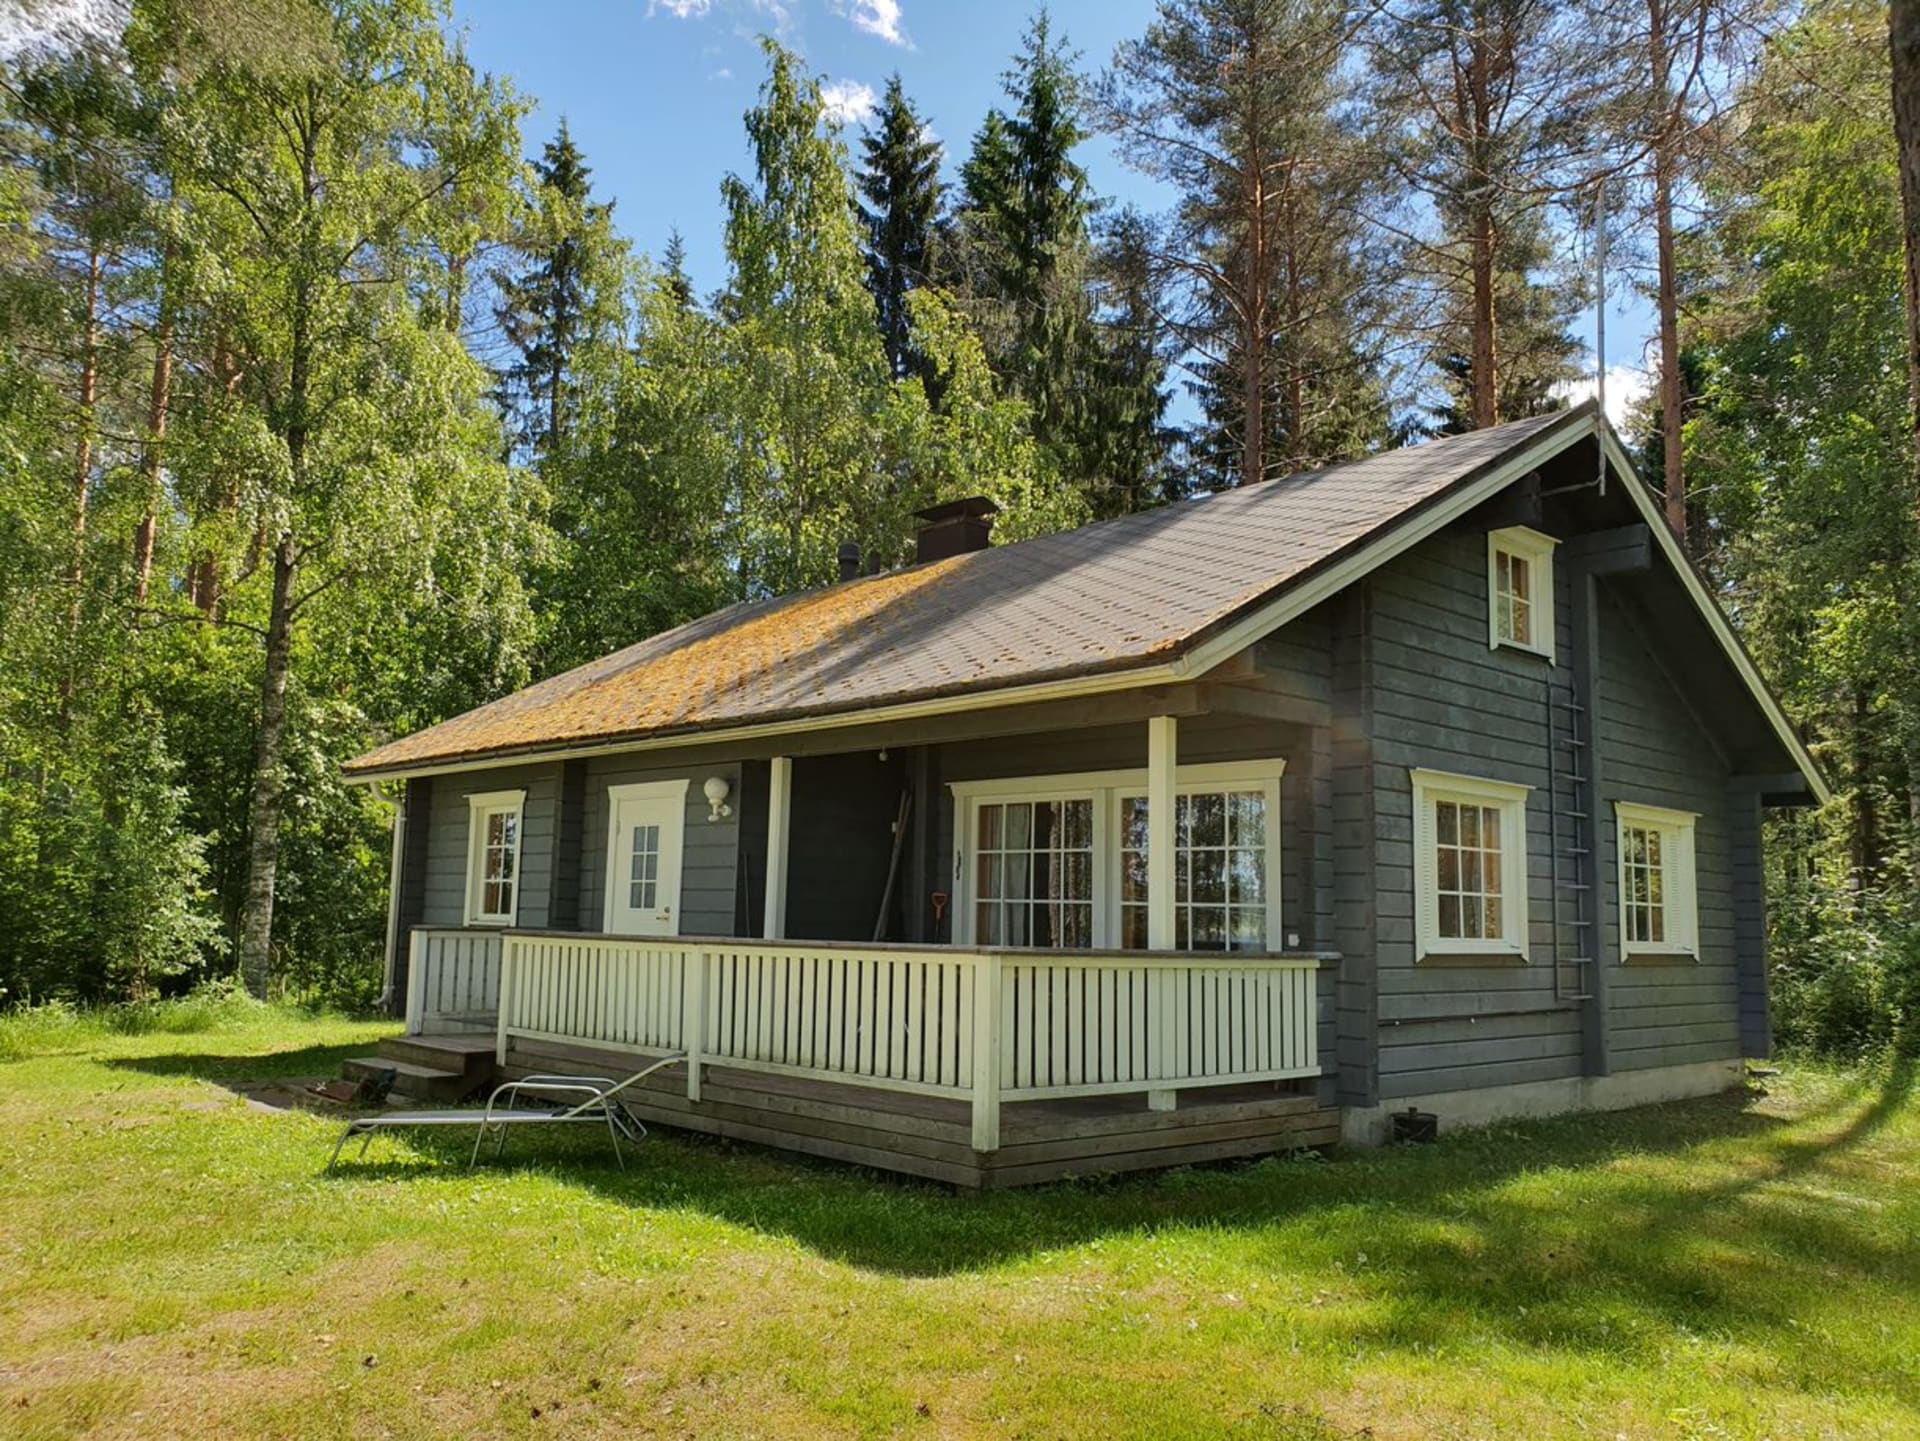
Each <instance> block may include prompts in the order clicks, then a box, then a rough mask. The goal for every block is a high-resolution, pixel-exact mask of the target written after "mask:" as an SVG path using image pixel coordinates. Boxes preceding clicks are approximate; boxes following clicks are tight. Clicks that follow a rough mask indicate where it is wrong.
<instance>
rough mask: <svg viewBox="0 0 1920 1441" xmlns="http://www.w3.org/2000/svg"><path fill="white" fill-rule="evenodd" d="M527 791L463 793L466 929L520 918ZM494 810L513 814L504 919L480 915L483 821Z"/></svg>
mask: <svg viewBox="0 0 1920 1441" xmlns="http://www.w3.org/2000/svg"><path fill="white" fill-rule="evenodd" d="M526 804H527V792H526V788H525V787H524V786H522V787H518V788H516V789H514V790H505V791H471V792H469V793H468V794H467V885H466V901H465V904H464V905H463V907H462V912H463V914H464V915H465V917H466V923H467V924H468V925H470V926H512V925H513V924H515V922H517V921H518V920H519V918H520V876H521V861H522V859H523V853H524V851H525V849H526V833H527V818H526ZM498 811H511V812H512V813H513V905H512V906H511V907H510V908H509V909H508V911H507V914H506V915H504V916H483V915H481V914H480V892H481V885H482V881H481V877H480V867H481V865H482V864H483V862H484V858H485V850H486V830H485V822H486V818H487V817H488V816H490V815H493V814H494V813H496V812H498Z"/></svg>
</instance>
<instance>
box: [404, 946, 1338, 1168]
mask: <svg viewBox="0 0 1920 1441" xmlns="http://www.w3.org/2000/svg"><path fill="white" fill-rule="evenodd" d="M1332 961H1333V958H1332V957H1330V956H1325V955H1316V954H1289V955H1269V954H1222V953H1219V952H1204V953H1201V952H1151V953H1149V952H1139V951H1121V952H1092V951H1088V952H1062V951H1059V950H1046V951H1022V950H1000V949H984V948H954V947H942V946H887V945H858V946H854V945H844V944H834V943H825V942H822V943H811V942H791V941H774V942H769V941H747V940H738V939H733V938H713V939H695V938H658V939H648V938H622V937H611V936H605V935H600V934H584V933H557V932H551V931H538V932H531V931H508V932H505V933H501V932H497V931H479V930H461V929H436V930H419V931H416V932H414V935H413V940H412V965H411V966H410V970H409V982H410V985H409V1005H408V1016H409V1022H410V1025H409V1029H410V1031H413V1032H414V1033H415V1034H418V1033H419V1032H420V1031H428V1032H431V1031H433V1030H435V1029H439V1030H442V1031H447V1032H453V1031H457V1030H458V1029H460V1028H462V1027H464V1028H466V1033H467V1034H468V1035H472V1034H473V1033H474V1030H475V1029H476V1028H477V1027H478V1026H479V1025H480V1024H481V1023H482V1022H483V1020H484V1019H486V1018H487V1012H488V1010H489V1009H491V1012H492V1015H491V1020H492V1028H493V1034H494V1060H495V1063H496V1066H497V1067H498V1069H499V1070H500V1071H501V1072H502V1073H503V1074H505V1075H509V1076H511V1075H527V1074H534V1073H539V1072H552V1071H555V1070H562V1071H568V1070H571V1071H592V1072H597V1073H600V1072H603V1073H607V1074H620V1073H623V1072H625V1071H630V1070H633V1069H637V1067H638V1066H639V1065H640V1064H642V1063H643V1061H644V1059H645V1058H647V1057H652V1056H658V1055H661V1054H664V1053H667V1052H671V1051H679V1050H684V1051H686V1052H687V1053H688V1056H689V1063H688V1066H687V1067H686V1069H685V1071H684V1072H680V1071H675V1072H673V1073H670V1074H669V1075H666V1076H663V1077H659V1078H656V1080H655V1083H654V1084H652V1085H651V1086H649V1087H647V1088H646V1089H645V1090H644V1092H643V1093H642V1094H641V1095H640V1096H639V1097H638V1099H637V1101H636V1103H635V1107H634V1108H635V1109H636V1111H638V1113H639V1114H640V1115H642V1116H643V1117H644V1118H645V1119H646V1120H648V1121H649V1122H658V1123H661V1124H665V1125H670V1126H677V1127H680V1128H683V1129H687V1130H694V1131H702V1132H706V1133H708V1134H713V1135H720V1136H726V1137H730V1138H734V1139H740V1140H748V1141H754V1142H757V1143H761V1144H766V1145H772V1146H777V1147H781V1148H784V1149H787V1150H793V1151H800V1152H803V1153H807V1154H812V1155H818V1156H825V1157H830V1158H833V1159H837V1160H843V1161H851V1162H856V1163H859V1164H864V1165H871V1166H876V1167H880V1168H883V1169H887V1170H893V1171H899V1172H904V1173H907V1174H911V1175H916V1176H923V1177H928V1178H930V1179H935V1180H941V1181H946V1182H950V1183H952V1184H956V1185H962V1186H970V1187H980V1186H1004V1185H1018V1184H1023V1183H1029V1182H1035V1181H1042V1180H1048V1179H1053V1178H1055V1177H1059V1176H1064V1175H1072V1174H1093V1173H1101V1172H1111V1171H1123V1170H1131V1169H1141V1168H1147V1167H1161V1166H1169V1165H1178V1164H1183V1163H1189V1162H1197V1161H1204V1160H1219V1159H1225V1158H1229V1157H1235V1156H1250V1155H1259V1154H1264V1153H1270V1152H1273V1151H1278V1150H1290V1149H1297V1148H1301V1147H1308V1146H1317V1145H1324V1144H1329V1143H1331V1142H1332V1141H1334V1140H1335V1139H1337V1137H1338V1133H1339V1120H1338V1112H1337V1111H1336V1110H1335V1109H1334V1108H1333V1107H1332V1106H1331V1105H1330V1104H1327V1103H1325V1102H1324V1101H1323V1099H1322V1097H1321V1095H1320V1089H1321V1075H1322V1066H1321V1061H1320V1056H1321V1050H1322V1048H1321V1031H1322V1029H1323V1028H1328V1029H1330V1028H1331V1025H1332V983H1333V964H1332Z"/></svg>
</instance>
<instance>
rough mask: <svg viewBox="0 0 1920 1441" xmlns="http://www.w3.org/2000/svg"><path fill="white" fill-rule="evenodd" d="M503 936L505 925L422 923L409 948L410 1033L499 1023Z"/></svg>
mask: <svg viewBox="0 0 1920 1441" xmlns="http://www.w3.org/2000/svg"><path fill="white" fill-rule="evenodd" d="M503 939H504V938H503V937H502V935H501V933H500V932H499V931H481V930H456V929H452V928H447V929H436V928H429V927H424V926H416V927H415V928H414V931H413V939H412V941H411V942H410V943H409V946H408V951H407V1034H408V1035H410V1036H417V1035H419V1034H421V1033H422V1032H423V1031H436V1032H446V1031H491V1030H493V1029H495V1027H496V1026H497V1024H498V1014H499V1009H500V959H501V949H502V947H501V942H502V940H503Z"/></svg>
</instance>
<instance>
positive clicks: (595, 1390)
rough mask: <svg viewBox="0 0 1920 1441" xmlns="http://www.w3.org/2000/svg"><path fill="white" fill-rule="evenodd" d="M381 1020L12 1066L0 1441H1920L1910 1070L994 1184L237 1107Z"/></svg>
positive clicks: (319, 1067)
mask: <svg viewBox="0 0 1920 1441" xmlns="http://www.w3.org/2000/svg"><path fill="white" fill-rule="evenodd" d="M379 1034H382V1028H380V1027H378V1026H370V1025H366V1024H360V1023H353V1022H348V1021H342V1020H337V1019H314V1018H300V1017H294V1016H288V1015H283V1014H277V1013H262V1012H258V1011H245V1010H241V1011H236V1012H235V1013H234V1014H232V1015H229V1016H226V1017H223V1018H221V1019H220V1020H219V1021H218V1022H217V1023H216V1024H215V1025H214V1026H213V1027H212V1029H209V1030H202V1031H198V1032H191V1033H187V1034H175V1033H171V1032H167V1031H162V1030H152V1029H149V1030H147V1031H146V1032H145V1033H142V1034H131V1035H125V1034H112V1033H109V1032H108V1031H106V1030H104V1029H102V1028H99V1027H92V1028H89V1027H88V1026H86V1025H84V1024H83V1025H78V1026H76V1028H74V1029H73V1030H72V1031H71V1032H70V1033H68V1034H67V1035H66V1036H65V1038H64V1039H60V1038H57V1037H56V1038H53V1040H52V1043H51V1045H50V1047H43V1046H42V1044H41V1043H42V1042H46V1041H48V1037H46V1036H39V1037H36V1038H34V1044H33V1045H32V1046H31V1047H29V1048H28V1049H31V1050H32V1054H29V1055H26V1056H23V1057H20V1058H17V1059H15V1060H12V1061H10V1062H8V1063H6V1064H0V1434H5V1435H10V1436H23V1437H44V1436H70V1435H82V1434H97V1435H106V1436H175V1435H219V1436H223V1437H224V1436H256V1435H257V1436H333V1435H339V1436H347V1435H351V1436H356V1437H357V1436H396V1437H430V1436H446V1435H473V1436H566V1437H576V1436H603V1435H659V1436H698V1437H708V1436H794V1437H801V1436H805V1437H813V1436H833V1435H860V1436H864V1435H888V1436H892V1435H905V1436H918V1435H927V1436H964V1435H975V1434H991V1435H1013V1436H1034V1437H1051V1436H1089V1437H1092V1436H1101V1437H1104V1436H1143V1437H1144V1436H1153V1437H1162V1436H1176V1437H1177V1436H1195V1437H1199V1436H1219V1435H1231V1436H1250V1437H1269V1438H1280V1441H1330V1438H1339V1437H1357V1436H1373V1437H1382V1438H1385V1437H1427V1436H1435V1437H1482V1436H1488V1437H1494V1436H1510V1437H1548V1436H1582V1437H1585V1436H1597V1437H1607V1438H1611V1437H1618V1436H1626V1437H1643V1436H1644V1437H1677V1438H1712V1437H1726V1436H1756V1437H1759V1436H1767V1437H1797V1436H1834V1437H1870V1436H1888V1437H1894V1436H1901V1437H1910V1436H1914V1435H1920V1103H1916V1102H1915V1101H1914V1100H1912V1099H1910V1097H1909V1095H1908V1085H1909V1077H1908V1076H1907V1074H1905V1073H1887V1072H1864V1071H1863V1072H1860V1073H1857V1074H1845V1075H1843V1074H1834V1073H1823V1072H1819V1071H1815V1070H1796V1071H1794V1072H1793V1073H1791V1074H1789V1075H1788V1076H1787V1077H1785V1078H1783V1079H1782V1080H1781V1081H1779V1082H1775V1083H1772V1091H1771V1094H1768V1095H1765V1096H1753V1097H1731V1098H1726V1099H1723V1100H1716V1101H1705V1102H1696V1103H1689V1104H1685V1105H1676V1106H1667V1107H1660V1108H1654V1109H1650V1110H1643V1111H1639V1112H1633V1113H1626V1114H1621V1115H1615V1116H1606V1117H1586V1118H1577V1119H1567V1120H1562V1121H1554V1122H1548V1123H1539V1124H1531V1125H1527V1126H1516V1127H1510V1128H1504V1129H1500V1130H1496V1131H1489V1132H1483V1133H1479V1134H1474V1135H1460V1136H1456V1137H1452V1138H1449V1139H1447V1140H1446V1141H1444V1142H1443V1143H1442V1144H1441V1145H1439V1146H1435V1147H1431V1148H1421V1149H1417V1150H1408V1151H1400V1152H1394V1153H1376V1154H1371V1155H1363V1156H1355V1157H1348V1158H1343V1159H1339V1160H1335V1161H1330V1162H1329V1161H1320V1160H1314V1161H1281V1160H1274V1161H1268V1162H1264V1163H1261V1164H1259V1165H1254V1166H1250V1167H1244V1168H1240V1169H1234V1170H1219V1171H1191V1172H1175V1173H1172V1174H1169V1175H1165V1176H1161V1177H1157V1178H1148V1179H1138V1180H1132V1181H1121V1182H1113V1183H1095V1182H1089V1183H1083V1184H1075V1185H1062V1186H1056V1187H1051V1188H1045V1189H1041V1190H1037V1191H1030V1192H1019V1193H1012V1194H1005V1195H992V1196H986V1197H966V1196H955V1195H952V1194H949V1193H947V1192H944V1191H942V1190H938V1189H935V1188H931V1187H925V1186H915V1185H908V1184H904V1183H901V1182H897V1181H890V1180H882V1179H878V1178H874V1177H871V1176H867V1175H863V1174H861V1173H858V1172H854V1171H850V1170H845V1169H837V1168H831V1167H826V1166H817V1167H816V1166H808V1165H804V1164H800V1163H794V1162H789V1161H785V1160H782V1159H778V1158H775V1157H772V1156H769V1155H765V1154H761V1153H756V1152H751V1151H745V1150H736V1149H730V1148H727V1147H724V1146H721V1145H718V1144H715V1143H709V1142H700V1141H695V1140H683V1139H675V1138H667V1137H657V1138H656V1139H655V1140H653V1141H651V1142H649V1143H648V1146H647V1147H646V1148H645V1149H644V1151H643V1153H642V1155H641V1157H640V1158H639V1159H638V1160H637V1161H636V1163H635V1165H634V1167H633V1169H632V1170H631V1171H629V1172H627V1173H625V1174H622V1173H621V1172H619V1171H618V1170H617V1169H615V1168H614V1166H613V1163H612V1161H611V1159H610V1158H609V1156H608V1155H607V1153H606V1152H605V1149H604V1142H603V1141H602V1140H599V1139H597V1138H594V1137H590V1136H588V1135H586V1134H584V1132H582V1133H577V1134H574V1135H571V1136H565V1137H550V1138H544V1139H541V1140H534V1139H532V1138H528V1139H526V1140H519V1139H518V1138H516V1141H515V1143H514V1144H515V1145H517V1146H518V1147H519V1150H518V1159H517V1160H516V1159H514V1155H515V1153H514V1151H513V1150H511V1149H510V1151H509V1155H508V1161H507V1163H506V1164H505V1165H504V1166H499V1167H494V1168H483V1169H482V1170H480V1171H478V1172H469V1171H467V1170H465V1169H464V1168H463V1167H462V1166H461V1165H460V1164H459V1161H460V1160H462V1159H463V1157H462V1156H461V1155H460V1154H459V1153H460V1151H461V1149H462V1148H461V1147H460V1145H459V1143H458V1142H457V1141H455V1140H451V1139H449V1140H446V1141H444V1142H431V1141H424V1142H421V1143H417V1144H408V1143H405V1142H401V1141H389V1140H382V1141H378V1142H376V1143H375V1147H374V1150H373V1152H372V1153H371V1154H370V1156H369V1158H368V1161H367V1163H366V1164H363V1165H349V1166H345V1167H343V1169H342V1170H341V1171H340V1172H338V1173H336V1174H333V1175H326V1174H323V1173H322V1171H321V1169H320V1168H321V1163H322V1162H323V1160H324V1159H325V1156H326V1152H327V1150H328V1148H329V1147H330V1145H331V1142H332V1139H333V1136H334V1134H335V1130H334V1127H333V1126H331V1125H329V1124H328V1123H327V1122H325V1121H323V1120H321V1119H318V1118H314V1117H309V1116H305V1115H298V1114H275V1113H269V1112H265V1111H262V1110H259V1109H256V1108H252V1107H250V1106H249V1105H248V1104H247V1103H246V1102H245V1101H244V1100H243V1099H242V1098H241V1097H240V1096H239V1095H237V1094H235V1092H233V1091H232V1090H229V1089H227V1086H228V1085H230V1084H232V1083H234V1082H235V1081H237V1080H238V1079H240V1078H242V1077H251V1076H261V1075H269V1074H277V1075H299V1074H318V1073H321V1072H326V1071H329V1070H331V1069H332V1068H333V1067H334V1065H336V1064H337V1062H338V1060H339V1059H340V1058H341V1057H343V1056H345V1055H348V1054H353V1053H355V1052H356V1051H358V1050H362V1049H364V1048H366V1047H367V1046H368V1045H370V1044H371V1043H372V1041H373V1040H374V1039H376V1038H377V1036H378V1035H379Z"/></svg>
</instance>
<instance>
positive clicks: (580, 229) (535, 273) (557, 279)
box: [494, 119, 613, 462]
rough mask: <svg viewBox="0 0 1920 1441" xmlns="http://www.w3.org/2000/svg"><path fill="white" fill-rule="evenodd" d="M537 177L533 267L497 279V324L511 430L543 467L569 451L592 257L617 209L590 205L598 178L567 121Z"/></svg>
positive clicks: (528, 250)
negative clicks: (573, 383)
mask: <svg viewBox="0 0 1920 1441" xmlns="http://www.w3.org/2000/svg"><path fill="white" fill-rule="evenodd" d="M533 171H534V178H535V181H536V189H535V193H534V197H533V211H534V215H533V220H532V223H531V224H530V226H529V228H528V232H527V235H526V237H525V239H524V240H523V241H522V242H521V246H520V249H521V251H522V253H523V254H524V255H525V256H526V258H527V261H528V265H527V268H526V269H525V270H523V271H521V272H520V273H519V274H517V275H509V276H502V277H501V278H500V282H499V284H500V299H499V302H498V304H497V305H496V306H495V308H494V316H495V318H496V319H497V320H498V321H499V323H500V329H501V332H502V334H504V335H505V337H506V339H507V342H508V344H510V345H511V346H512V347H513V349H514V351H515V352H516V357H517V358H516V359H514V360H513V361H512V362H511V363H510V364H509V365H508V366H507V367H506V368H505V369H504V370H503V371H502V373H501V377H500V393H501V396H502V408H503V410H504V412H505V414H506V418H507V423H508V426H509V428H510V429H511V430H512V431H513V433H514V435H515V438H516V439H517V441H518V443H519V445H520V446H521V447H523V448H524V450H525V451H526V452H528V453H530V454H531V455H532V457H533V458H535V459H536V460H537V461H541V462H545V461H547V460H550V459H551V458H553V457H554V456H556V455H558V454H560V453H561V452H562V451H564V450H565V448H566V444H567V439H568V431H569V429H570V428H571V425H572V422H573V418H574V412H575V406H574V403H573V400H572V397H571V396H570V394H569V386H570V379H571V373H572V363H573V358H574V354H575V352H576V351H577V350H578V349H579V347H580V346H581V345H582V344H583V343H584V342H585V341H586V340H587V338H588V336H589V335H590V333H591V331H592V327H593V316H592V312H593V309H594V304H595V296H594V294H593V291H594V282H595V276H594V273H593V272H594V268H595V261H596V259H597V257H596V255H595V253H594V252H596V251H598V250H604V249H605V248H607V244H608V242H609V241H610V240H611V224H612V219H613V207H612V205H611V204H599V203H595V202H594V201H592V200H591V199H590V198H589V197H590V195H591V193H592V188H591V184H590V179H591V176H592V174H593V172H592V170H591V169H590V168H589V167H588V165H587V163H586V159H585V157H584V156H583V155H582V154H581V153H580V147H579V146H577V145H576V144H574V141H573V136H572V135H571V134H569V133H568V130H567V122H566V121H565V120H564V119H563V120H562V121H561V122H560V129H559V132H558V133H557V134H556V135H555V136H554V138H553V139H552V140H549V141H548V142H547V144H546V148H545V150H544V151H543V152H542V154H541V157H540V159H539V160H537V161H535V162H534V166H533Z"/></svg>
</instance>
